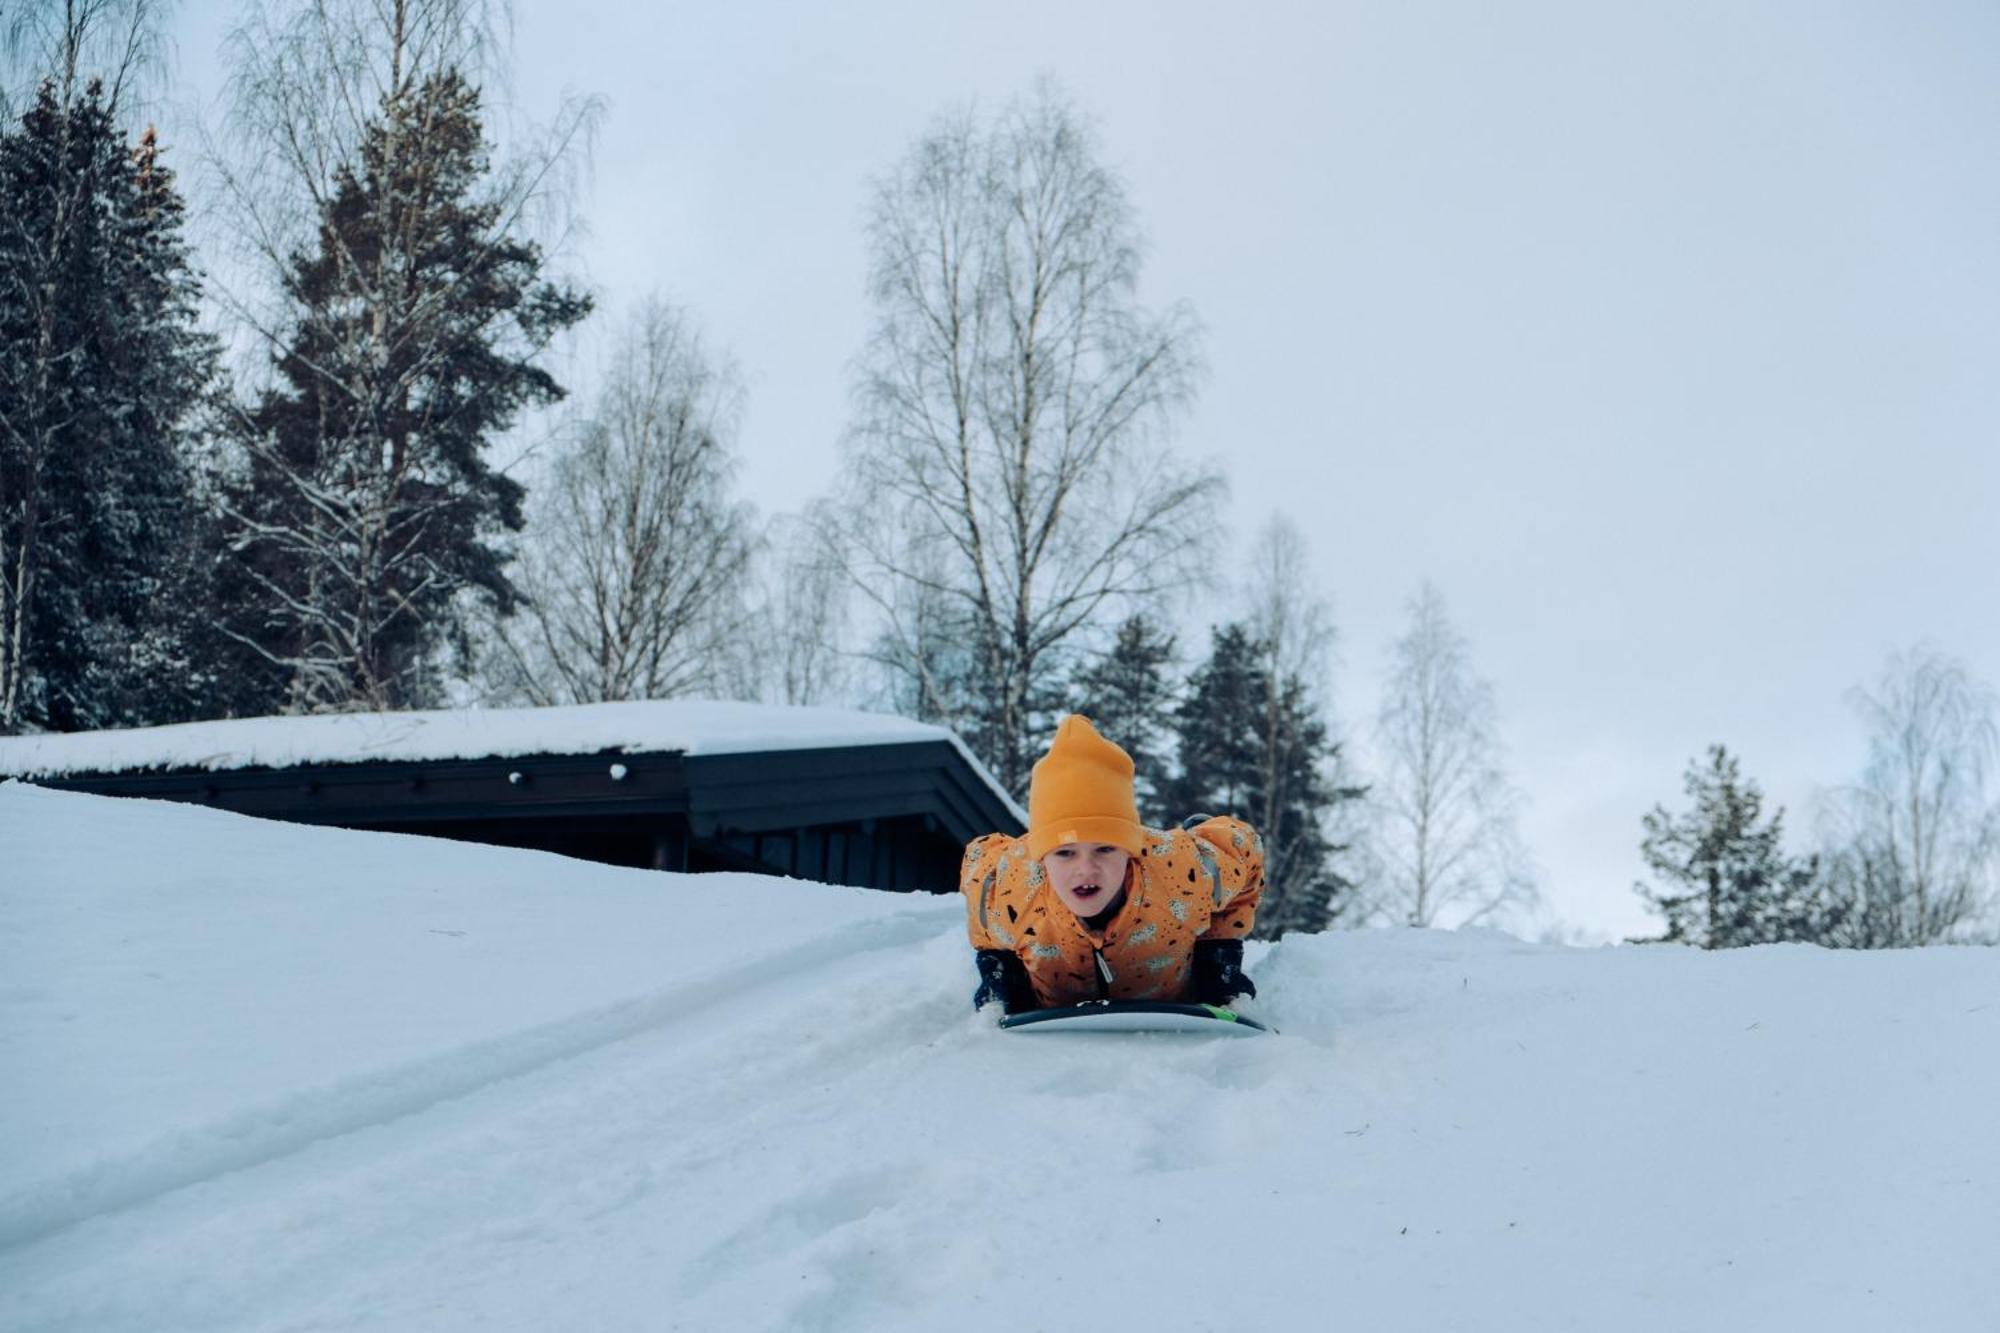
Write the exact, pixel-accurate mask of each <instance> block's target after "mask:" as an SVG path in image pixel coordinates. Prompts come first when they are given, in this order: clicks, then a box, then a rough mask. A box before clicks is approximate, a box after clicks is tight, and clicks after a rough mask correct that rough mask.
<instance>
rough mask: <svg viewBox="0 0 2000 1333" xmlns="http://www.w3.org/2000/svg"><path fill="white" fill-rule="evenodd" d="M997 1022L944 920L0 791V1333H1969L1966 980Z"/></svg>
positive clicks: (1783, 969) (1304, 953) (1498, 959)
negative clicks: (1400, 1332) (1150, 1021)
mask: <svg viewBox="0 0 2000 1333" xmlns="http://www.w3.org/2000/svg"><path fill="white" fill-rule="evenodd" d="M1253 973H1254V975H1255V976H1256V978H1257V980H1258V983H1259V985H1260V986H1261V987H1262V988H1263V990H1264V995H1265V1001H1264V1003H1263V1006H1262V1013H1263V1014H1264V1016H1266V1017H1267V1018H1269V1019H1270V1020H1271V1021H1273V1022H1275V1023H1276V1024H1277V1026H1279V1027H1280V1028H1281V1029H1282V1030H1283V1035H1282V1036H1279V1037H1276V1038H1271V1039H1256V1040H1240V1041H1229V1040H1221V1041H1214V1040H1200V1039H1186V1038H1169V1037H1142V1038H1122V1039H1113V1038H1101V1037H1096V1038H1091V1037H1086V1038H1076V1039H1067V1038H1053V1037H1031V1036H1023V1035H1017V1034H1003V1033H1000V1032H997V1031H995V1030H993V1029H991V1028H990V1027H987V1026H984V1025H982V1024H981V1023H980V1022H979V1021H978V1020H976V1019H974V1018H973V1017H971V1016H970V1015H969V1014H968V1013H967V1012H966V999H967V995H968V993H969V991H970V989H971V979H972V975H971V969H970V967H969V966H968V964H967V960H966V956H965V946H964V942H963V924H962V918H961V915H960V912H959V908H958V905H957V902H956V900H955V899H952V898H939V899H923V898H911V897H907V896H893V895H886V894H874V893H869V892H866V891H862V890H854V889H843V888H830V887H826V886H822V885H814V884H804V883H797V882H788V881H776V880H770V879H758V878H751V877H744V876H729V875H715V876H694V877H689V876H667V875H658V874H652V873H647V872H638V871H621V870H614V869H609V868H606V867H600V866H590V865H582V864H578V863H576V862H571V861H565V860H562V859H559V858H555V857H550V856H544V855H540V854H535V853H526V852H514V851H505V850H500V849H492V848H481V847H470V846H462V845H453V844H444V843H437V842H430V841H425V840H422V839H414V838H401V837H394V836H389V835H379V834H356V833H346V832H341V831H338V830H328V829H307V828H295V827H287V826H281V825H276V824H269V823H261V822H257V821H253V820H247V819H242V818H238V817H235V816H229V815H223V814H219V813H216V812H213V811H206V810H199V809H192V808H187V807H180V806H167V805H159V804H150V803H144V802H114V801H110V800H105V799H100V798H92V797H83V796H73V795H64V794H57V793H51V792H46V791H41V790H38V789H34V788H28V787H23V786H21V785H19V784H10V785H0V1087H4V1089H5V1096H4V1097H0V1328H4V1329H7V1330H29V1329H33V1330H56V1329H74V1330H90V1331H91V1333H109V1331H112V1330H124V1329H131V1330H148V1333H163V1331H164V1330H179V1329H186V1330H197V1329H198V1330H203V1331H204V1333H213V1331H218V1330H234V1329H265V1330H303V1329H349V1328H354V1329H397V1330H455V1329H471V1328H481V1329H502V1330H537V1331H540V1330H556V1329H563V1330H570V1329H575V1330H640V1329H646V1330H653V1329H688V1330H749V1329H856V1330H859V1329H869V1330H881V1329H910V1330H918V1329H922V1330H942V1329H950V1330H954V1331H956V1330H974V1329H994V1330H1010V1331H1016V1330H1032V1329H1051V1330H1055V1329H1062V1330H1072V1329H1087V1330H1093V1331H1094V1333H1108V1331H1111V1330H1124V1329H1146V1330H1162V1329H1176V1330H1178V1329H1227V1330H1232V1331H1233V1330H1250V1329H1317V1328H1323V1327H1337V1328H1356V1329H1367V1330H1370V1333H1378V1331H1380V1330H1394V1329H1424V1330H1432V1329H1466V1330H1513V1329H1519V1330H1535V1331H1536V1333H1548V1331H1549V1330H1561V1329H1578V1330H1585V1329H1588V1330H1621V1331H1622V1333H1641V1331H1644V1330H1704V1331H1708V1330H1726V1329H1815V1330H1826V1329H1854V1330H1861V1329H1903V1328H1918V1329H1924V1330H1927V1331H1935V1330H1967V1331H1968V1333H1970V1331H1972V1330H1980V1331H1982V1333H1990V1331H1991V1330H1994V1329H2000V1277H1996V1276H1995V1264H1994V1256H1995V1255H1996V1254H2000V1132H1996V1130H1995V1126H1994V1114H1995V1110H1996V1108H2000V1063H1996V1059H1995V1056H1996V1053H2000V954H1996V952H1995V951H1993V950H1975V949H1959V950H1932V951H1922V952H1911V953H1895V954H1871V955H1858V954H1834V953H1823V952H1820V951H1817V950H1812V949H1805V948H1780V949H1758V950H1749V951H1744V952H1740V953H1732V954H1725V955H1702V954H1695V953H1690V952H1686V951H1681V950H1674V949H1630V948H1628V949H1603V950H1591V951H1583V950H1566V949H1554V948H1541V947H1532V946H1529V945H1524V944H1521V943H1518V942H1516V941H1514V940H1511V939H1508V938H1505V937H1503V936H1499V935H1492V934H1474V933H1461V934H1442V933H1432V932H1417V931H1397V932H1388V931H1385V932H1369V933H1363V934H1342V935H1328V936H1321V937H1305V938H1293V939H1288V940H1286V941H1285V942H1284V943H1282V944H1281V945H1278V946H1276V947H1274V948H1272V949H1270V950H1268V951H1267V952H1265V953H1263V954H1262V955H1261V956H1259V957H1258V958H1256V960H1255V962H1254V964H1253Z"/></svg>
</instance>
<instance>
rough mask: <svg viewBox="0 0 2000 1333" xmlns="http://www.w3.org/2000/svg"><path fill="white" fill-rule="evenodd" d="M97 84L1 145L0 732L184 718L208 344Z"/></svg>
mask: <svg viewBox="0 0 2000 1333" xmlns="http://www.w3.org/2000/svg"><path fill="white" fill-rule="evenodd" d="M161 154H162V150H161V148H160V145H159V142H158V138H157V136H156V134H155V133H154V132H153V131H151V130H148V131H147V133H146V135H145V137H144V138H143V140H142V141H141V143H140V144H139V146H138V147H137V149H136V150H131V151H128V150H127V149H126V147H125V144H124V141H123V139H122V137H121V135H120V134H119V132H118V130H117V127H116V106H115V102H114V101H113V99H112V98H111V97H110V96H109V95H108V94H107V93H106V92H105V90H104V87H103V85H102V84H101V83H98V82H95V81H91V82H88V83H86V84H84V85H83V86H82V87H81V88H77V87H75V86H74V85H70V84H64V83H59V82H58V81H57V80H55V79H53V78H52V79H48V80H45V81H44V82H43V83H42V84H41V86H40V87H39V89H38V90H37V93H36V96H35V98H34V101H33V105H32V106H31V107H29V109H28V111H27V113H26V115H25V116H24V117H23V118H22V120H21V122H20V125H19V126H18V127H12V126H10V127H7V128H6V129H5V130H4V132H0V730H16V729H19V728H21V727H27V726H32V727H46V728H52V729H56V730H77V729H82V728H91V727H103V726H113V725H129V724H136V723H145V722H158V721H171V720H178V719H180V718H183V717H186V716H188V715H189V714H190V713H191V712H192V711H193V710H194V709H195V708H196V707H197V704H196V702H195V700H196V698H197V697H198V695H199V693H200V690H201V685H202V682H201V679H200V676H199V673H198V671H197V670H196V669H195V667H194V664H193V658H194V653H193V651H192V646H191V641H190V635H191V634H192V632H193V626H194V625H195V624H196V622H197V619H198V618H197V617H195V616H193V615H192V614H189V613H188V607H189V604H190V603H189V594H188V588H187V586H186V584H185V583H184V582H183V581H182V580H181V578H179V577H178V575H180V574H187V573H191V572H192V571H193V570H195V569H196V568H197V565H198V562H197V561H195V560H194V559H193V557H192V546H191V542H192V536H193V533H194V527H193V525H194V523H195V521H196V506H195V501H194V499H193V477H192V473H191V469H190V467H189V464H188V452H189V439H188V437H189V432H190V429H191V425H192V422H193V420H194V417H195V414H196V411H197V409H198V408H199V407H200V405H201V404H202V403H203V402H204V401H205V400H206V399H207V397H208V395H209V392H210V387H211V384H212V380H213V374H214V367H215V346H214V342H213V340H212V339H211V338H210V337H209V336H207V335H206V334H204V333H203V332H202V331H201V330H200V328H199V325H198V321H197V311H196V304H197V299H198V289H197V282H196V278H195V276H194V273H193V270H192V267H191V265H190V262H189V257H188V253H187V249H186V245H185V243H184V242H183V240H182V238H181V226H182V213H183V206H182V203H181V200H180V198H179V195H178V193H177V191H176V190H175V188H174V183H173V176H172V173H171V172H170V171H169V170H168V169H167V167H166V166H165V164H164V163H163V162H162V160H161Z"/></svg>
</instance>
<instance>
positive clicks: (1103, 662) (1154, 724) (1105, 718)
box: [1070, 614, 1175, 824]
mask: <svg viewBox="0 0 2000 1333" xmlns="http://www.w3.org/2000/svg"><path fill="white" fill-rule="evenodd" d="M1173 660H1174V638H1173V636H1172V635H1171V634H1168V633H1167V632H1166V631H1164V630H1163V629H1161V628H1160V627H1159V626H1158V625H1157V624H1155V623H1154V622H1153V621H1152V619H1151V618H1149V617H1147V616H1145V615H1143V614H1141V615H1135V616H1131V617H1128V618H1127V619H1126V620H1125V622H1124V623H1123V624H1121V625H1120V626H1119V627H1118V637H1117V638H1116V639H1115V640H1114V641H1113V642H1112V644H1111V646H1110V647H1109V648H1108V649H1106V650H1105V651H1104V652H1103V653H1102V654H1101V655H1099V656H1098V657H1097V658H1096V659H1094V660H1093V661H1091V662H1090V663H1089V664H1088V665H1087V666H1085V667H1084V669H1083V670H1081V671H1079V672H1078V673H1077V674H1076V678H1075V681H1074V683H1073V684H1072V686H1071V702H1070V710H1071V711H1073V712H1078V713H1082V714H1084V715H1085V716H1086V717H1088V718H1090V719H1091V721H1092V722H1093V723H1094V724H1095V725H1096V727H1097V730H1098V731H1099V733H1101V734H1102V735H1104V736H1107V737H1109V738H1110V739H1111V740H1113V741H1115V742H1116V743H1117V744H1118V745H1120V746H1122V747H1123V748H1124V750H1125V752H1126V753H1127V754H1129V755H1131V756H1132V766H1133V768H1134V770H1135V780H1134V784H1133V785H1134V787H1135V789H1136V792H1137V795H1138V798H1139V811H1140V816H1141V818H1143V819H1146V820H1147V821H1149V822H1151V823H1155V824H1159V823H1163V822H1165V821H1166V820H1168V819H1169V818H1171V815H1170V814H1169V812H1168V810H1167V809H1166V802H1165V800H1164V796H1165V793H1166V788H1167V782H1168V774H1167V764H1168V746H1169V745H1170V744H1171V743H1172V736H1173V727H1174V703H1175V696H1174V689H1173V685H1172V684H1171V683H1170V682H1169V681H1168V679H1167V674H1166V673H1167V668H1168V667H1169V666H1171V665H1172V664H1173Z"/></svg>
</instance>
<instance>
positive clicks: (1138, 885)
mask: <svg viewBox="0 0 2000 1333" xmlns="http://www.w3.org/2000/svg"><path fill="white" fill-rule="evenodd" d="M1146 834H1147V839H1148V841H1147V844H1146V848H1145V850H1144V851H1143V852H1141V853H1140V854H1139V855H1137V856H1134V857H1133V858H1132V860H1131V862H1130V863H1129V864H1128V865H1127V866H1126V868H1125V886H1124V887H1125V905H1124V906H1123V907H1122V908H1120V909H1119V912H1118V914H1117V915H1116V916H1115V917H1113V918H1112V919H1111V920H1110V921H1109V922H1108V923H1107V924H1106V925H1105V927H1104V929H1103V930H1102V931H1094V930H1092V929H1090V927H1088V926H1087V925H1085V924H1084V923H1083V921H1082V920H1080V919H1079V918H1078V917H1077V915H1076V914H1075V913H1074V912H1072V911H1070V910H1069V908H1067V907H1065V906H1063V904H1062V901H1061V900H1060V899H1058V898H1057V897H1056V894H1055V889H1054V888H1053V887H1052V886H1051V885H1050V884H1049V881H1048V875H1047V874H1046V873H1045V872H1044V871H1043V869H1042V863H1041V862H1040V861H1037V860H1035V859H1033V858H1032V857H1030V856H1029V855H1028V847H1027V843H1026V842H1025V841H1023V840H1022V839H1020V838H1010V837H1008V836H1007V835H1006V834H1004V833H992V834H988V835H987V836H986V837H983V838H977V839H975V840H974V841H972V842H971V843H969V844H968V845H967V846H966V849H965V862H964V864H963V866H962V867H961V868H960V870H959V876H958V888H959V892H960V893H963V894H964V895H965V910H966V930H967V933H968V934H970V936H971V937H972V947H973V948H974V949H975V950H978V949H1002V950H1010V951H1012V952H1013V954H1014V956H1015V957H1017V958H1019V959H1020V960H1021V964H1022V966H1023V967H1024V968H1026V969H1027V973H1028V978H1029V980H1030V981H1031V982H1032V983H1033V984H1034V988H1035V998H1036V999H1037V1000H1038V1001H1039V1002H1040V1003H1041V1005H1042V1006H1043V1007H1049V1006H1053V1005H1064V1004H1076V1003H1078V1002H1080V1001H1083V1000H1101V999H1108V1000H1178V999H1180V998H1181V996H1182V995H1184V994H1185V993H1186V991H1187V986H1188V977H1189V972H1190V965H1191V961H1192V958H1193V954H1194V945H1195V941H1196V940H1240V939H1242V938H1244V937H1245V936H1246V935H1248V934H1249V933H1250V928H1251V926H1252V925H1254V924H1255V923H1256V920H1257V899H1258V896H1259V895H1260V894H1261V893H1262V892H1263V889H1264V842H1263V839H1261V838H1259V837H1258V836H1257V834H1256V832H1255V830H1253V829H1252V828H1251V827H1250V826H1249V825H1248V824H1245V823H1244V822H1243V821H1242V820H1240V819H1231V818H1229V817H1228V816H1226V815H1218V816H1216V817H1215V818H1212V819H1209V820H1206V821H1204V822H1203V823H1201V824H1199V825H1197V826H1196V827H1195V828H1194V829H1193V830H1192V831H1190V830H1187V829H1175V830H1173V831H1172V832H1168V833H1163V832H1161V831H1159V830H1157V829H1148V830H1146Z"/></svg>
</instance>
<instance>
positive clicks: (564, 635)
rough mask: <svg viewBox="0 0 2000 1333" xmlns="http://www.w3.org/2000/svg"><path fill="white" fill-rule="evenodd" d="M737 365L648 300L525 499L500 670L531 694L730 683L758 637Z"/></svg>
mask: <svg viewBox="0 0 2000 1333" xmlns="http://www.w3.org/2000/svg"><path fill="white" fill-rule="evenodd" d="M740 398H741V389H740V387H739V386H738V383H737V380H736V377H735V375H734V373H733V372H732V371H731V370H730V369H729V368H728V367H727V366H726V365H723V364H721V363H719V362H717V361H716V360H715V359H714V358H713V357H712V356H711V355H710V354H709V353H708V352H707V350H706V349H705V348H704V347H703V345H702V341H701V337H700V335H699V333H698V332H697V331H696V330H695V328H694V326H693V323H692V321H691V320H690V319H689V317H688V316H687V315H686V314H685V313H684V312H682V311H680V310H677V309H676V308H674V307H673V306H671V305H668V304H667V303H665V302H664V301H661V300H658V299H653V300H649V301H647V302H645V303H644V304H642V305H641V306H640V308H639V310H638V311H637V313H636V314H635V315H634V316H633V318H632V321H631V323H630V325H629V326H628V327H627V329H626V331H625V333H624V335H623V337H622V339H621V341H620V343H619V345H618V347H617V349H616V351H615V353H614V355H613V359H612V363H611V369H610V372H609V374H608V375H607V376H606V378H605V381H604V383H603V385H602V387H601V389H600V390H599V393H598V396H597V400H596V402H595V404H594V406H593V408H592V410H591V411H590V413H589V414H588V415H586V416H583V417H582V418H580V419H579V420H578V421H577V422H576V423H575V426H574V429H573V431H572V433H571V438H570V439H569V441H568V442H567V443H566V444H565V446H564V447H563V449H562V451H561V452H560V453H559V454H558V455H557V457H556V459H555V461H554V465H553V467H552V468H551V470H550V475H549V478H548V480H547V482H546V484H545V485H543V486H542V487H541V488H540V490H539V491H538V493H537V495H536V497H535V499H534V501H533V503H532V504H531V506H530V518H529V524H528V529H527V532H526V533H525V536H524V541H523V544H522V551H521V563H520V567H519V572H518V575H517V578H518V582H519V584H520V588H521V592H522V594H523V596H524V605H523V607H522V609H521V612H520V614H518V615H516V616H515V617H513V619H512V622H511V623H503V624H502V625H501V626H500V628H499V630H498V644H499V646H500V648H501V650H502V655H503V661H502V663H501V664H500V666H499V668H498V671H499V674H500V676H501V677H502V679H503V680H505V681H509V682H511V683H512V685H513V687H514V688H513V690H512V691H509V692H512V693H516V694H518V695H520V696H521V697H524V698H525V699H527V700H528V701H530V702H532V703H537V704H554V703H596V702H601V701H606V700H615V699H665V698H671V697H673V696H675V695H681V694H687V693H690V692H694V691H701V692H704V693H724V692H728V691H727V685H728V682H725V681H724V680H723V679H722V678H721V668H722V665H723V664H724V663H725V662H727V661H730V660H732V659H734V658H735V657H737V656H740V654H739V653H738V652H736V651H735V648H736V645H737V644H738V643H740V642H741V641H742V640H743V639H744V638H745V637H746V636H747V635H748V633H749V628H748V626H747V624H746V619H747V608H746V602H745V595H746V586H745V585H746V582H747V579H748V576H749V562H750V556H751V547H752V528H751V516H750V513H749V509H748V506H746V505H744V504H743V503H742V502H740V501H737V500H734V499H732V498H731V497H730V495H729V493H728V490H729V481H730V474H731V472H732V470H733V467H734V462H733V458H732V452H731V448H730V443H729V436H730V433H731V431H732V429H733V426H734V420H735V415H736V412H737V405H738V402H739V400H740Z"/></svg>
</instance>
